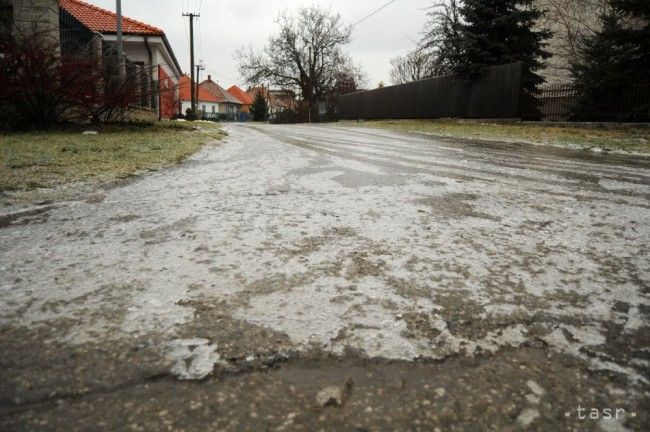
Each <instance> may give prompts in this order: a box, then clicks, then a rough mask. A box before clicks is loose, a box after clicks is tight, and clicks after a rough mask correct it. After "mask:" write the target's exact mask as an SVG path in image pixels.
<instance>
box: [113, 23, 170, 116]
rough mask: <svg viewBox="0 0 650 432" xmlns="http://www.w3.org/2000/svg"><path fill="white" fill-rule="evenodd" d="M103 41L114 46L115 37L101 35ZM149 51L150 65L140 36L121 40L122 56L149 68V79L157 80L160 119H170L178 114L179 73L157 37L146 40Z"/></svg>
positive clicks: (161, 41) (143, 41)
mask: <svg viewBox="0 0 650 432" xmlns="http://www.w3.org/2000/svg"><path fill="white" fill-rule="evenodd" d="M102 37H103V38H104V41H105V42H107V43H109V44H114V43H115V41H116V36H115V35H102ZM147 43H148V44H149V49H151V64H150V63H149V61H150V58H149V51H148V50H147V46H146V45H145V38H144V37H142V36H134V35H125V36H124V40H123V47H124V54H125V56H126V58H127V59H128V60H130V61H132V62H140V63H143V64H145V65H146V66H147V67H151V78H152V79H153V80H158V81H159V82H158V90H159V91H160V95H159V101H160V103H159V110H160V117H161V118H171V117H173V116H174V115H176V114H179V109H180V104H179V102H178V81H179V79H180V72H179V71H178V70H177V69H176V67H175V65H174V63H173V61H172V59H171V57H170V56H169V55H168V54H167V48H166V47H165V45H164V43H163V40H162V38H161V37H159V36H150V37H148V38H147Z"/></svg>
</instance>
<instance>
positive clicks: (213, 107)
mask: <svg viewBox="0 0 650 432" xmlns="http://www.w3.org/2000/svg"><path fill="white" fill-rule="evenodd" d="M214 109H215V106H214V105H212V114H214Z"/></svg>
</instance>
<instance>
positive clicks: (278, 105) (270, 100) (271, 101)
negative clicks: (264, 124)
mask: <svg viewBox="0 0 650 432" xmlns="http://www.w3.org/2000/svg"><path fill="white" fill-rule="evenodd" d="M247 93H248V94H249V95H250V96H251V98H253V100H255V96H257V94H258V93H260V94H261V95H262V96H263V97H264V99H266V103H267V105H268V107H269V117H270V118H273V117H274V116H275V114H277V113H279V112H282V111H284V110H286V109H287V108H288V107H287V106H286V105H285V104H284V102H282V101H281V100H280V99H278V98H276V97H275V96H273V94H272V93H271V92H270V91H269V89H267V88H266V87H251V88H250V89H248V91H247Z"/></svg>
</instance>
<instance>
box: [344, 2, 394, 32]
mask: <svg viewBox="0 0 650 432" xmlns="http://www.w3.org/2000/svg"><path fill="white" fill-rule="evenodd" d="M396 1H397V0H391V1H389V2H388V3H386V4H385V5H383V6H382V7H380V8H379V9H375V10H374V11H372V12H371V13H369V14H368V15H366V16H365V17H363V18H361V19H360V20H359V21H357V22H355V23H354V24H352V25H351V26H350V27H352V28H354V27H355V26H356V25H357V24H361V23H362V22H364V21H365V20H367V19H368V18H370V17H371V16H373V15H374V14H376V13H377V12H379V11H381V10H382V9H385V8H387V7H388V6H390V5H391V4H392V3H395V2H396Z"/></svg>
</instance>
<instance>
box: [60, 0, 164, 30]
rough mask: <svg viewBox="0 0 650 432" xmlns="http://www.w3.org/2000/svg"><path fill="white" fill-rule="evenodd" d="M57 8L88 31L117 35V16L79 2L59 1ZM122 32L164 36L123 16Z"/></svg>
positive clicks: (77, 0) (74, 0)
mask: <svg viewBox="0 0 650 432" xmlns="http://www.w3.org/2000/svg"><path fill="white" fill-rule="evenodd" d="M59 6H60V7H61V8H62V9H64V10H65V11H67V12H68V13H69V14H70V15H72V16H73V17H75V18H76V19H77V20H79V21H80V22H81V23H82V24H83V25H85V26H86V27H88V28H89V29H90V30H93V31H97V32H100V33H117V16H116V15H115V13H114V12H111V11H109V10H106V9H102V8H100V7H97V6H95V5H91V4H88V3H86V2H83V1H81V0H59ZM122 32H123V33H124V34H137V35H157V36H162V35H164V34H165V32H163V31H162V30H161V29H159V28H157V27H154V26H152V25H149V24H145V23H143V22H140V21H137V20H134V19H132V18H128V17H125V16H122Z"/></svg>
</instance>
